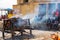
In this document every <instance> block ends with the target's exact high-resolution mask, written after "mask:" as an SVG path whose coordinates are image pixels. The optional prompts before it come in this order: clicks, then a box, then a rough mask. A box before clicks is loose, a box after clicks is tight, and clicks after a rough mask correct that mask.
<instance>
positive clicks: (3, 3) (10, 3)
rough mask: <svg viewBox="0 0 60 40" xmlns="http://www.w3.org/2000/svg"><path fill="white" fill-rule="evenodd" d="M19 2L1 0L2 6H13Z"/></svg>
mask: <svg viewBox="0 0 60 40" xmlns="http://www.w3.org/2000/svg"><path fill="white" fill-rule="evenodd" d="M15 4H17V0H0V8H12V5H15Z"/></svg>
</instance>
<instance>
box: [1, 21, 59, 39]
mask: <svg viewBox="0 0 60 40" xmlns="http://www.w3.org/2000/svg"><path fill="white" fill-rule="evenodd" d="M2 27H3V24H2V22H0V29H1V28H2ZM43 28H44V26H42V28H41V29H43ZM41 29H40V30H36V29H35V30H32V35H31V34H30V31H29V30H25V31H26V32H24V34H23V36H21V35H20V32H16V34H15V36H14V39H13V40H52V39H51V34H54V33H56V32H57V31H53V30H51V31H48V30H41ZM58 33H59V35H60V32H59V31H58ZM5 39H6V40H12V38H11V33H5ZM0 40H3V38H2V32H1V31H0Z"/></svg>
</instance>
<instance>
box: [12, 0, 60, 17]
mask: <svg viewBox="0 0 60 40" xmlns="http://www.w3.org/2000/svg"><path fill="white" fill-rule="evenodd" d="M13 9H16V10H19V13H20V14H22V15H23V16H25V15H27V14H31V15H32V17H33V14H36V16H38V17H39V16H40V15H42V16H44V15H45V16H46V18H47V16H48V15H52V14H54V12H55V11H56V10H57V9H58V10H60V1H59V0H17V5H13ZM34 16H35V15H34ZM30 17H31V16H30ZM48 17H50V16H48Z"/></svg>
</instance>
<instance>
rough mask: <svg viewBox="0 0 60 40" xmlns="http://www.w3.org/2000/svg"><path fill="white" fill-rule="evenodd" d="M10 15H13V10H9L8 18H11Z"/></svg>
mask: <svg viewBox="0 0 60 40" xmlns="http://www.w3.org/2000/svg"><path fill="white" fill-rule="evenodd" d="M12 16H13V10H11V11H9V13H8V19H10V18H12Z"/></svg>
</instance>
